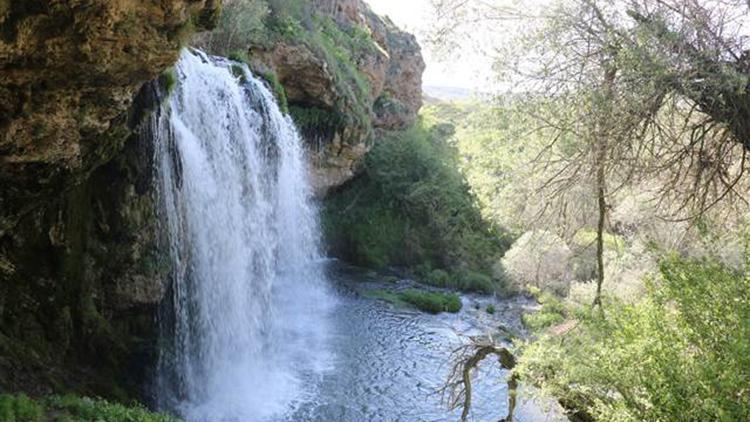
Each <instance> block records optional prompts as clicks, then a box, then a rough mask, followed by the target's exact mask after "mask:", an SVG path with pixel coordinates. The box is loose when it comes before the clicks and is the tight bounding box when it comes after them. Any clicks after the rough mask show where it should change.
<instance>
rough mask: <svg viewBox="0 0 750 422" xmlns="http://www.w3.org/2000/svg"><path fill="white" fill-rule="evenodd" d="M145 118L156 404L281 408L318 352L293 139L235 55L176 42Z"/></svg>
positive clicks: (301, 170)
mask: <svg viewBox="0 0 750 422" xmlns="http://www.w3.org/2000/svg"><path fill="white" fill-rule="evenodd" d="M175 73H176V76H177V80H178V82H177V85H176V87H175V88H174V92H173V93H172V94H171V96H170V98H169V101H168V104H167V105H166V106H165V108H164V109H163V110H161V116H160V117H159V118H158V119H155V121H156V123H155V125H157V126H158V127H157V128H156V129H155V131H156V132H157V133H158V134H159V135H158V139H157V142H156V143H157V148H156V154H157V157H156V162H157V165H158V178H159V187H158V188H159V189H158V191H159V197H160V202H161V213H162V216H161V221H162V224H163V225H164V230H163V231H164V232H165V233H166V237H167V239H168V242H167V243H168V250H169V254H170V256H171V261H172V269H171V277H172V280H171V290H170V295H169V304H168V305H169V306H167V308H168V309H165V312H164V317H163V318H162V320H161V325H162V331H163V333H162V344H161V345H160V349H161V350H160V357H159V364H158V366H159V367H158V379H157V381H156V389H157V396H158V402H159V405H160V406H161V407H162V408H164V409H166V410H170V411H173V412H176V413H178V414H179V415H180V416H182V417H183V418H185V419H186V420H188V421H260V420H266V419H269V418H270V419H278V418H283V415H284V413H285V412H290V411H291V410H292V409H293V407H294V405H295V403H298V402H300V401H301V400H303V399H304V398H305V397H309V395H311V394H313V392H312V391H310V389H311V388H313V387H312V386H313V385H314V384H315V383H314V382H313V381H312V380H314V377H316V376H317V375H318V374H320V373H322V372H323V371H324V370H325V369H326V368H327V366H328V361H329V359H328V358H327V350H326V344H327V340H326V339H327V336H328V329H327V327H328V326H329V324H328V314H329V313H330V310H331V308H332V300H333V299H332V298H331V295H330V294H329V293H328V292H327V284H326V282H325V275H324V269H323V267H322V265H323V262H322V256H321V253H320V245H319V227H318V226H319V224H318V220H317V213H316V208H315V206H314V203H313V202H312V198H311V189H310V187H309V184H308V181H307V178H308V171H307V168H306V160H305V151H304V148H303V146H302V143H301V141H300V137H299V135H298V134H297V131H296V129H295V128H294V125H293V123H292V121H291V119H289V117H288V116H284V115H283V114H282V113H281V111H280V110H279V107H278V106H277V104H276V103H275V99H274V97H273V95H272V94H271V93H270V92H269V90H268V89H267V88H266V87H265V86H264V84H263V83H262V82H260V81H259V80H258V79H256V78H255V77H254V76H253V75H252V73H251V72H250V71H249V69H248V68H247V66H245V65H244V64H240V63H236V62H232V61H230V60H227V59H224V58H220V57H210V56H207V55H205V54H203V53H201V52H198V51H183V53H182V55H181V57H180V60H179V62H178V64H177V65H176V67H175Z"/></svg>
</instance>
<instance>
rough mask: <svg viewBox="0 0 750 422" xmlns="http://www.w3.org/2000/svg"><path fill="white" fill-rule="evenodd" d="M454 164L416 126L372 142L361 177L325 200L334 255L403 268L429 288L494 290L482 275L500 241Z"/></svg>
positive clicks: (450, 153)
mask: <svg viewBox="0 0 750 422" xmlns="http://www.w3.org/2000/svg"><path fill="white" fill-rule="evenodd" d="M456 160H457V157H456V155H455V151H454V150H453V149H452V148H451V147H450V145H448V144H447V140H446V139H443V138H439V137H435V136H434V135H433V134H432V132H431V131H430V128H429V127H426V126H425V125H424V124H423V123H421V122H420V123H418V124H416V125H415V126H413V127H412V128H410V129H409V130H408V131H406V132H403V133H393V134H391V135H389V136H388V137H386V138H385V139H381V140H378V142H376V143H375V145H374V147H373V149H372V151H370V153H369V154H368V155H367V156H366V157H365V163H364V166H363V171H362V174H361V175H360V176H359V177H358V178H357V179H355V180H354V181H352V182H350V183H349V184H348V185H346V186H345V187H344V188H343V189H341V190H340V191H338V192H336V193H335V194H333V195H332V196H330V197H329V198H327V200H326V203H325V209H324V212H323V226H324V230H325V233H326V237H327V240H328V243H329V244H330V245H331V246H332V249H333V250H332V252H333V254H335V255H338V256H339V257H341V258H343V259H346V260H348V261H351V262H353V263H356V264H359V265H364V266H370V267H376V268H377V267H385V266H403V267H407V268H410V269H412V270H414V272H415V273H416V275H417V276H418V277H419V278H420V280H422V281H425V282H427V283H433V284H436V285H441V286H442V285H450V284H453V285H455V286H458V287H460V288H465V289H468V290H476V291H482V292H493V291H495V289H496V288H497V285H496V284H495V283H493V282H492V279H491V278H489V277H488V276H486V275H484V273H489V272H490V271H491V268H492V264H493V263H496V262H497V260H498V258H499V256H501V255H502V253H503V252H504V250H505V248H507V242H506V240H505V239H506V238H505V237H504V234H503V232H501V231H497V230H493V229H492V228H491V227H490V226H488V225H487V224H485V222H484V221H483V220H482V217H481V215H480V213H479V210H478V209H477V208H476V204H475V202H474V198H473V196H472V194H471V193H470V191H469V187H468V185H467V184H466V181H465V180H464V178H463V176H462V175H461V173H460V172H459V170H458V168H457V166H456ZM434 269H439V270H440V272H433V271H434ZM459 272H460V273H461V277H453V280H450V279H449V278H447V277H446V274H449V273H453V274H456V273H459ZM451 282H452V283H451Z"/></svg>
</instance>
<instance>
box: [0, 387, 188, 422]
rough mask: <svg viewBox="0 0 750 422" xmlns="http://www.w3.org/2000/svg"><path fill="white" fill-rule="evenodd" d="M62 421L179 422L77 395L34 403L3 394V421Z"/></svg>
mask: <svg viewBox="0 0 750 422" xmlns="http://www.w3.org/2000/svg"><path fill="white" fill-rule="evenodd" d="M50 414H52V415H54V417H53V418H52V420H59V421H79V422H98V421H133V422H176V420H175V419H174V418H172V417H169V416H165V415H160V414H158V413H152V412H149V411H148V410H147V409H146V408H144V407H143V406H141V405H134V406H130V407H128V406H124V405H121V404H117V403H110V402H108V401H106V400H102V399H90V398H87V397H76V396H71V395H67V396H50V397H47V398H43V399H40V400H32V399H30V398H28V397H27V396H25V395H24V394H18V395H9V394H0V421H3V422H42V421H45V420H48V416H46V415H50Z"/></svg>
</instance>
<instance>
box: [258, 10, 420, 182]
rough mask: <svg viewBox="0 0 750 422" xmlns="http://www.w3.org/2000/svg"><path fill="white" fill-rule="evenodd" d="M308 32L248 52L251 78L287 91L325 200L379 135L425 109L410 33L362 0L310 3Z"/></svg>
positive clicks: (304, 29) (417, 49)
mask: <svg viewBox="0 0 750 422" xmlns="http://www.w3.org/2000/svg"><path fill="white" fill-rule="evenodd" d="M312 6H313V8H312V9H313V10H312V14H313V17H312V19H311V20H312V22H313V24H312V25H308V27H305V26H302V25H300V27H299V28H298V29H297V31H296V33H295V32H293V33H292V35H291V36H286V37H283V38H280V39H278V38H277V39H275V40H274V41H273V42H272V43H261V44H258V45H254V46H252V47H251V48H250V51H249V57H250V60H251V64H252V66H253V67H254V69H255V70H256V71H259V72H261V73H269V72H270V73H273V74H275V76H276V79H277V80H278V81H279V82H280V83H281V85H282V86H283V87H284V88H285V91H286V98H287V101H288V103H289V108H290V112H291V114H292V116H293V117H294V118H295V120H296V122H297V124H298V125H299V126H300V128H301V129H302V132H303V134H304V135H305V136H306V138H307V140H308V143H309V144H310V146H311V149H312V150H313V152H314V154H313V157H314V162H313V180H314V184H315V187H316V190H317V191H318V192H319V193H320V194H325V193H326V192H327V191H328V190H330V189H331V188H333V187H336V186H339V185H341V184H343V183H344V182H346V181H347V180H349V179H350V178H351V177H352V176H353V175H354V174H355V172H356V170H357V166H358V165H359V163H360V161H361V159H362V157H363V156H364V155H365V154H366V153H367V151H369V149H370V146H371V145H372V142H373V140H374V139H376V138H377V137H378V136H379V133H380V132H381V131H384V130H398V129H403V128H406V127H407V126H409V125H410V124H411V123H413V122H414V121H415V120H416V118H417V112H418V111H419V109H420V107H421V106H422V73H423V71H424V67H425V64H424V61H423V59H422V55H421V51H420V47H419V44H418V43H417V41H416V39H415V37H414V36H413V35H412V34H409V33H406V32H404V31H401V30H400V29H399V28H397V27H396V26H395V25H394V24H393V23H392V22H391V21H390V20H389V19H388V18H382V17H380V16H378V15H376V14H375V13H373V12H372V10H370V8H369V6H367V4H366V3H365V2H364V1H362V0H313V2H312Z"/></svg>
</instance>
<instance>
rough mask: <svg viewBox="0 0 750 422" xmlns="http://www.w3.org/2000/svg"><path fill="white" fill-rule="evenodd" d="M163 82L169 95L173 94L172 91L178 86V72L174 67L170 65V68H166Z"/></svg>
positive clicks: (161, 77) (162, 78)
mask: <svg viewBox="0 0 750 422" xmlns="http://www.w3.org/2000/svg"><path fill="white" fill-rule="evenodd" d="M160 79H161V81H160V82H161V84H162V86H164V90H165V91H166V92H167V96H169V95H171V94H172V92H174V89H175V88H176V87H177V82H178V78H177V72H176V71H175V69H174V68H173V67H170V68H169V69H167V70H165V71H164V72H163V73H162V74H161V76H160Z"/></svg>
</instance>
